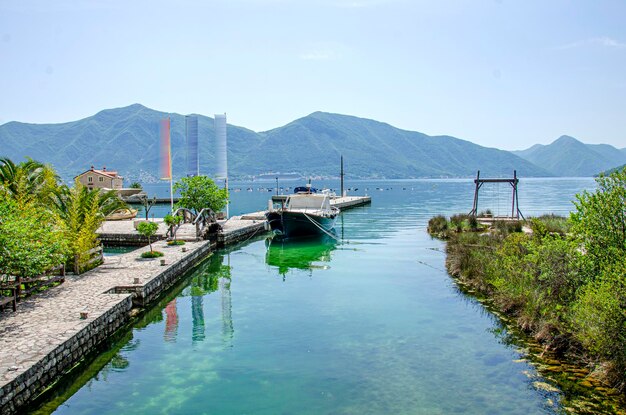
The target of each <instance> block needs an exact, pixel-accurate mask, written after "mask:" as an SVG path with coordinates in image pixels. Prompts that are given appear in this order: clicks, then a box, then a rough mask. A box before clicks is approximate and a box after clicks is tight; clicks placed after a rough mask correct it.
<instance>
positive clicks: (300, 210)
mask: <svg viewBox="0 0 626 415" xmlns="http://www.w3.org/2000/svg"><path fill="white" fill-rule="evenodd" d="M331 197H332V194H331V193H330V192H329V191H322V192H317V191H315V189H312V188H311V185H310V184H307V186H306V187H298V188H296V189H295V193H294V194H292V195H290V196H289V197H287V200H286V201H285V204H284V206H283V207H281V208H279V209H271V210H269V211H268V212H267V213H266V214H265V218H266V219H267V224H268V225H267V226H268V227H269V229H270V230H272V231H273V232H274V233H276V234H277V235H281V236H283V237H285V238H293V237H298V236H312V235H323V234H329V233H331V232H332V231H333V228H334V227H335V221H336V220H337V215H339V213H340V211H339V209H338V208H336V207H333V206H331V205H330V198H331Z"/></svg>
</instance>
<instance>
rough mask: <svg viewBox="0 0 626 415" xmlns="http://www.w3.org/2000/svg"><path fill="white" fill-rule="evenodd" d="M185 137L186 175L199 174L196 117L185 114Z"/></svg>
mask: <svg viewBox="0 0 626 415" xmlns="http://www.w3.org/2000/svg"><path fill="white" fill-rule="evenodd" d="M185 137H186V139H187V176H189V177H191V176H198V175H200V165H199V160H198V117H196V116H195V115H187V116H185Z"/></svg>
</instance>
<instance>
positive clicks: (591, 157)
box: [0, 104, 626, 184]
mask: <svg viewBox="0 0 626 415" xmlns="http://www.w3.org/2000/svg"><path fill="white" fill-rule="evenodd" d="M167 116H169V117H170V119H171V137H172V138H171V142H172V163H173V170H174V175H175V176H178V177H180V176H183V175H184V174H185V171H184V166H186V146H185V121H184V117H185V116H184V115H180V114H172V113H165V112H161V111H155V110H153V109H150V108H147V107H145V106H143V105H140V104H134V105H130V106H127V107H123V108H115V109H108V110H103V111H100V112H99V113H97V114H95V115H93V116H91V117H87V118H85V119H82V120H78V121H73V122H68V123H61V124H27V123H21V122H9V123H6V124H4V125H1V126H0V146H1V147H0V157H9V158H11V159H12V160H13V161H16V162H18V161H21V160H23V158H24V157H31V158H33V159H35V160H39V161H43V162H47V163H50V164H52V165H53V166H54V167H55V169H56V170H57V171H58V172H59V174H60V175H61V177H62V178H63V179H64V180H66V181H69V180H71V179H72V178H73V177H74V176H76V175H77V174H80V173H82V172H83V171H85V170H87V169H89V168H90V166H92V165H93V166H96V167H97V168H100V167H103V166H107V168H108V170H117V171H118V172H119V173H120V174H122V175H123V176H125V177H126V178H127V179H129V180H140V181H152V180H156V178H157V177H158V172H157V166H158V158H159V150H158V148H159V143H158V141H159V140H158V125H159V123H158V121H159V120H160V119H162V118H163V117H167ZM197 117H198V134H199V142H200V145H199V153H200V170H201V173H203V174H209V175H212V174H213V172H214V170H215V155H214V150H215V143H214V126H213V119H212V118H210V117H206V116H203V115H197ZM227 135H228V170H229V175H230V176H231V177H233V178H247V177H251V176H255V175H259V174H261V173H264V172H268V171H280V172H283V173H284V172H298V173H300V174H301V175H303V176H305V177H306V176H326V177H328V176H337V175H338V174H339V159H340V156H341V155H343V156H344V159H345V168H346V176H347V177H352V178H422V177H471V176H474V175H475V174H476V171H477V170H480V171H481V176H483V177H487V176H495V177H504V176H510V175H511V174H512V172H513V170H514V169H516V170H517V172H518V176H520V177H538V176H591V175H594V174H596V173H598V172H599V171H602V170H606V169H608V168H612V167H615V166H618V165H621V164H624V163H626V149H621V150H618V149H616V148H615V147H612V146H609V145H589V144H583V143H581V142H579V141H577V140H576V139H574V138H571V137H567V136H564V137H561V138H560V139H558V140H556V141H555V142H554V143H552V144H550V145H547V146H543V145H535V146H533V147H531V148H529V149H527V150H522V151H516V152H508V151H504V150H498V149H495V148H487V147H482V146H479V145H477V144H474V143H471V142H469V141H466V140H461V139H458V138H455V137H451V136H428V135H426V134H422V133H419V132H415V131H406V130H402V129H399V128H395V127H393V126H391V125H389V124H385V123H382V122H378V121H374V120H370V119H364V118H358V117H353V116H348V115H340V114H331V113H325V112H315V113H313V114H310V115H308V116H305V117H303V118H300V119H297V120H295V121H292V122H290V123H289V124H287V125H284V126H282V127H278V128H275V129H272V130H269V131H265V132H254V131H251V130H249V129H246V128H243V127H238V126H234V125H228V126H227ZM127 184H128V182H127Z"/></svg>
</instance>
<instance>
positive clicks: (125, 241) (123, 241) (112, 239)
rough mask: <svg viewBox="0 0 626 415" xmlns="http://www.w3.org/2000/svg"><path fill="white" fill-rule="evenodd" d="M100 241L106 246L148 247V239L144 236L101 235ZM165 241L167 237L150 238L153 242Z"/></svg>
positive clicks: (99, 236)
mask: <svg viewBox="0 0 626 415" xmlns="http://www.w3.org/2000/svg"><path fill="white" fill-rule="evenodd" d="M98 239H100V241H101V242H102V243H103V244H104V245H105V246H144V245H148V238H146V237H145V236H142V235H139V234H137V235H134V234H119V233H101V234H99V235H98ZM163 239H165V235H159V234H157V235H154V236H153V237H151V238H150V240H151V241H152V242H156V241H160V240H163Z"/></svg>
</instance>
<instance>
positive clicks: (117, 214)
mask: <svg viewBox="0 0 626 415" xmlns="http://www.w3.org/2000/svg"><path fill="white" fill-rule="evenodd" d="M135 216H137V209H118V210H116V211H114V212H113V213H109V214H108V215H107V216H106V218H105V219H106V220H126V219H133V218H134V217H135Z"/></svg>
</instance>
